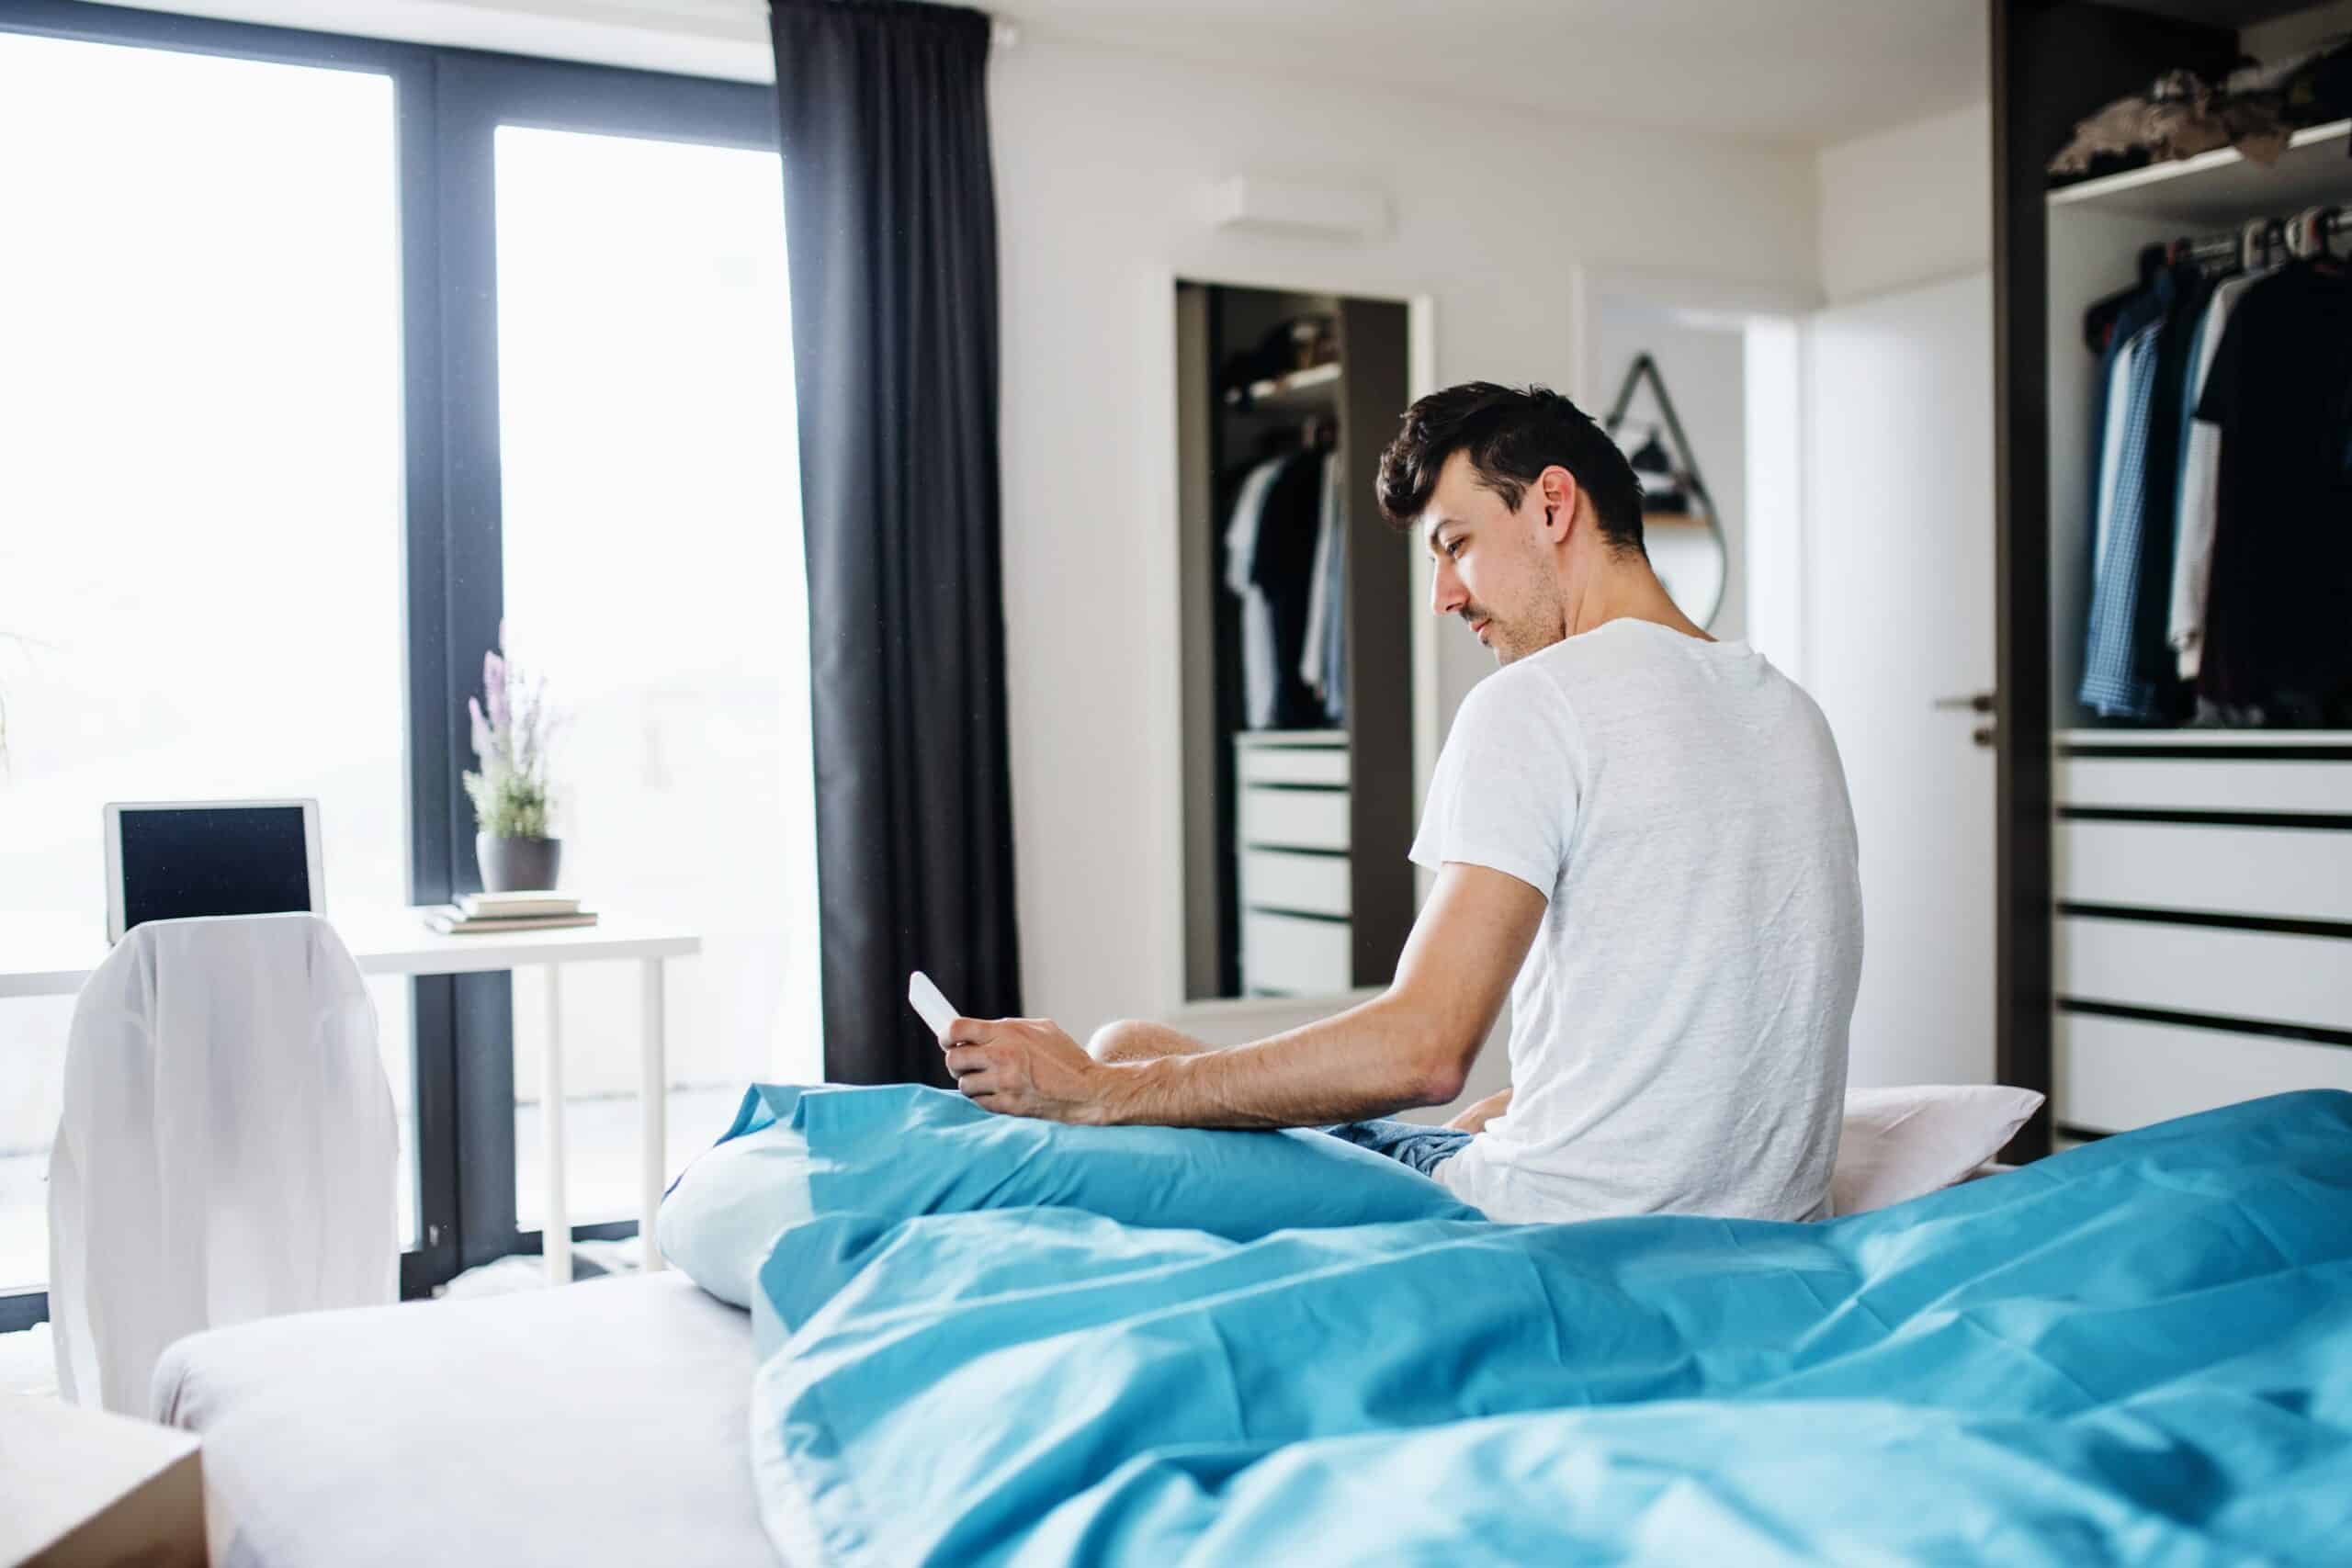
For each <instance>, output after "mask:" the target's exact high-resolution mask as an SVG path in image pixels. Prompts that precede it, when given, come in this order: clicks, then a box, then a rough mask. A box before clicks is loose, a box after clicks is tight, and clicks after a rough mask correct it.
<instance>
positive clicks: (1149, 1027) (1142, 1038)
mask: <svg viewBox="0 0 2352 1568" xmlns="http://www.w3.org/2000/svg"><path fill="white" fill-rule="evenodd" d="M1086 1049H1087V1054H1088V1055H1091V1056H1092V1057H1093V1058H1094V1059H1095V1060H1096V1061H1098V1062H1149V1061H1155V1060H1157V1059H1158V1058H1159V1057H1161V1056H1191V1055H1197V1054H1198V1053H1200V1052H1203V1051H1214V1050H1216V1046H1214V1045H1212V1044H1210V1043H1208V1042H1207V1041H1205V1040H1195V1039H1193V1037H1192V1036H1191V1035H1189V1034H1186V1033H1184V1032H1182V1031H1181V1030H1175V1029H1170V1028H1169V1027H1168V1026H1167V1025H1166V1024H1164V1023H1147V1022H1145V1021H1143V1020H1141V1019H1138V1018H1123V1019H1121V1020H1119V1021H1117V1022H1116V1023H1106V1024H1104V1025H1103V1027H1102V1028H1100V1029H1098V1030H1096V1031H1095V1032H1094V1038H1092V1039H1091V1040H1089V1041H1088V1042H1087V1043H1086Z"/></svg>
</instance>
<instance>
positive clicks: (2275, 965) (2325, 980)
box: [2056, 915, 2352, 1030]
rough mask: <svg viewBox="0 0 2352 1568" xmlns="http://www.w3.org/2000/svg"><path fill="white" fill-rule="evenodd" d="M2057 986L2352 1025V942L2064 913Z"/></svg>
mask: <svg viewBox="0 0 2352 1568" xmlns="http://www.w3.org/2000/svg"><path fill="white" fill-rule="evenodd" d="M2056 983H2057V991H2058V994H2059V995H2060V996H2062V997H2067V998H2073V999H2075V1000H2076V1001H2095V1002H2116V1003H2120V1004H2122V1005H2124V1006H2126V1007H2141V1008H2161V1009H2163V1010H2165V1011H2167V1012H2201V1013H2211V1014H2214V1015H2216V1016H2218V1017H2222V1018H2243V1019H2252V1020H2255V1021H2259V1022H2263V1023H2298V1024H2302V1025H2304V1026H2306V1027H2310V1028H2317V1029H2341V1030H2352V940H2346V938H2343V937H2330V936H2298V935H2292V934H2290V933H2288V932H2284V931H2230V930H2227V929H2224V928H2217V927H2213V926H2180V925H2164V924H2159V923H2156V922H2154V921H2149V920H2103V919H2096V918H2094V917H2090V916H2082V915H2076V916H2069V917H2066V918H2064V919H2061V920H2060V921H2059V922H2058V951H2057V974H2056Z"/></svg>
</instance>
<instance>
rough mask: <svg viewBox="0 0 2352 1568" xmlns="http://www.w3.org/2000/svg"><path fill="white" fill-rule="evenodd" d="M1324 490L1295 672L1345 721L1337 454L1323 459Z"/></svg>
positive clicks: (1343, 538)
mask: <svg viewBox="0 0 2352 1568" xmlns="http://www.w3.org/2000/svg"><path fill="white" fill-rule="evenodd" d="M1322 482H1323V490H1322V495H1321V498H1320V502H1319V507H1318V513H1317V516H1318V522H1317V528H1316V533H1315V562H1314V565H1313V566H1312V567H1311V568H1309V570H1308V581H1309V596H1308V599H1307V605H1306V639H1305V649H1304V651H1303V652H1302V653H1301V655H1300V657H1299V666H1298V673H1299V676H1300V678H1301V679H1302V680H1304V681H1305V682H1306V684H1307V689H1308V690H1310V691H1312V692H1313V693H1314V694H1316V696H1317V697H1318V698H1319V699H1320V700H1321V702H1322V705H1323V716H1324V717H1325V718H1326V719H1328V720H1329V721H1330V722H1331V723H1332V724H1335V725H1339V724H1345V723H1346V722H1347V700H1346V697H1345V695H1344V690H1343V688H1344V685H1345V679H1344V677H1345V671H1344V670H1343V668H1342V666H1344V664H1345V663H1346V660H1347V637H1346V626H1347V591H1346V587H1345V581H1346V571H1347V565H1346V562H1347V548H1348V532H1347V496H1346V493H1345V492H1344V491H1342V490H1341V489H1340V482H1341V476H1340V456H1339V454H1338V453H1336V452H1334V453H1331V454H1329V455H1328V456H1326V457H1324V459H1323V480H1322Z"/></svg>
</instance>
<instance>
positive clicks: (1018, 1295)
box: [752, 1093, 2352, 1568]
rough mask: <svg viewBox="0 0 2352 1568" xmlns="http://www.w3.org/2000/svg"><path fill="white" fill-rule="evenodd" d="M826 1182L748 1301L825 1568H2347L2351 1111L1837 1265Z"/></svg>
mask: <svg viewBox="0 0 2352 1568" xmlns="http://www.w3.org/2000/svg"><path fill="white" fill-rule="evenodd" d="M1047 1142H1048V1143H1050V1140H1047ZM810 1152H811V1154H812V1156H817V1157H820V1158H821V1157H822V1156H823V1153H824V1151H823V1149H822V1148H821V1146H820V1142H819V1141H818V1140H815V1139H812V1142H811V1151H810ZM899 1157H900V1158H901V1159H902V1160H904V1161H916V1162H919V1161H921V1160H922V1159H923V1158H924V1157H925V1151H924V1147H923V1140H922V1138H921V1137H910V1138H909V1139H908V1140H907V1142H906V1144H905V1145H904V1146H903V1148H902V1150H901V1151H900V1156H899ZM1037 1157H1050V1155H1049V1154H1047V1155H1044V1156H1037ZM836 1181H837V1185H836V1186H835V1187H834V1188H833V1189H831V1190H830V1191H829V1192H828V1195H827V1200H828V1201H827V1202H826V1203H825V1204H822V1205H820V1212H819V1213H817V1215H816V1217H815V1218H814V1219H813V1220H811V1221H809V1223H805V1224H797V1225H795V1226H793V1227H792V1228H789V1229H787V1230H786V1231H785V1232H784V1233H783V1234H782V1235H779V1236H777V1237H776V1238H775V1242H774V1246H773V1249H772V1250H771V1251H770V1252H769V1253H768V1256H767V1258H766V1261H765V1263H764V1264H763V1266H762V1268H761V1269H760V1271H759V1278H758V1290H759V1292H760V1295H761V1297H762V1301H761V1303H760V1306H761V1310H762V1312H763V1315H765V1316H766V1317H768V1318H769V1319H770V1321H771V1325H772V1328H773V1331H774V1332H775V1334H776V1335H777V1336H779V1337H782V1346H781V1348H780V1349H779V1350H777V1351H776V1353H775V1354H773V1355H772V1356H770V1357H768V1358H767V1359H765V1360H764V1362H763V1364H762V1365H761V1366H760V1368H759V1370H758V1371H757V1373H756V1374H755V1382H754V1391H753V1398H752V1406H753V1408H752V1439H753V1450H754V1452H753V1464H754V1469H755V1472H756V1479H757V1482H758V1485H759V1488H760V1492H761V1496H762V1502H763V1511H764V1513H765V1515H766V1517H767V1521H768V1525H769V1529H770V1530H771V1533H772V1534H774V1535H775V1538H776V1539H777V1540H778V1542H779V1544H780V1545H782V1546H783V1547H784V1548H785V1550H786V1554H787V1556H788V1557H789V1558H790V1559H791V1561H793V1562H795V1563H796V1564H801V1563H804V1562H806V1563H815V1562H841V1563H852V1564H876V1565H885V1564H887V1565H889V1568H900V1565H905V1564H913V1563H955V1564H967V1563H969V1564H980V1563H1023V1564H1030V1563H1035V1564H1048V1563H1051V1564H1059V1563H1066V1562H1088V1563H1092V1562H1134V1563H1148V1564H1153V1565H1159V1564H1172V1563H1202V1564H1211V1563H1215V1564H1228V1563H1261V1562H1262V1563H1290V1562H1303V1563H1316V1564H1323V1563H1346V1562H1406V1563H1444V1564H1455V1563H1488V1562H1491V1563H1531V1562H1534V1563H1569V1562H1627V1561H1634V1562H1675V1563H1679V1562H1741V1563H1750V1562H1854V1561H1903V1562H1917V1561H1950V1562H2003V1563H2009V1562H2024V1563H2033V1562H2048V1563H2069V1564H2071V1563H2080V1562H2101V1561H2119V1562H2199V1563H2202V1562H2217V1561H2245V1560H2253V1559H2262V1560H2269V1561H2283V1562H2346V1561H2347V1560H2352V1096H2346V1095H2343V1094H2333V1093H2309V1094H2297V1095H2286V1096H2280V1097H2278V1098H2275V1099H2271V1100H2261V1101H2256V1102H2253V1103H2249V1104H2245V1105H2241V1106H2235V1107H2232V1108H2230V1109H2227V1110H2224V1111H2214V1112H2211V1113H2209V1114H2206V1115H2202V1116H2197V1117H2191V1118H2188V1119H2185V1120H2182V1121H2178V1122H2169V1123H2166V1124H2165V1125H2163V1126H2160V1127H2155V1128H2150V1129H2147V1130H2144V1131H2143V1132H2139V1133H2135V1134H2128V1135H2125V1136H2121V1137H2117V1138H2112V1139H2109V1140H2107V1141H2105V1142H2102V1143H2099V1144H2096V1145H2090V1146H2088V1147H2085V1148H2081V1149H2076V1150H2075V1151H2073V1152H2071V1153H2068V1154H2064V1155H2061V1156H2056V1157H2055V1158H2052V1159H2050V1160H2045V1161H2043V1162H2041V1163H2040V1164H2038V1165H2036V1166H2033V1167H2031V1168H2028V1169H2025V1170H2022V1171H2018V1172H2016V1173H2014V1174H2011V1175H2006V1176H2002V1177H1997V1178H1994V1179H1988V1180H1985V1181H1981V1182H1976V1183H1973V1184H1970V1185H1968V1186H1965V1187H1961V1188H1956V1189H1953V1190H1949V1191H1945V1192H1941V1193H1937V1194H1935V1195H1933V1196H1930V1197H1928V1198H1924V1199H1921V1200H1919V1201H1916V1202H1912V1203H1908V1204H1905V1205H1902V1206H1901V1207H1898V1208H1895V1209H1891V1210H1885V1211H1881V1212H1879V1213H1869V1214H1861V1215H1856V1216H1854V1217H1851V1218H1849V1219H1842V1220H1836V1221H1831V1222H1828V1223H1826V1224H1815V1225H1791V1224H1765V1223H1757V1222H1732V1221H1717V1220H1707V1219H1698V1218H1690V1217H1657V1218H1643V1219H1626V1220H1605V1221H1599V1222H1592V1223H1587V1224H1574V1225H1556V1226H1545V1225H1516V1226H1509V1225H1497V1224H1488V1223H1487V1222H1485V1221H1482V1220H1477V1219H1469V1218H1449V1217H1435V1218H1421V1219H1408V1220H1402V1221H1394V1222H1389V1223H1381V1224H1340V1225H1325V1226H1321V1227H1319V1228H1313V1229H1293V1230H1279V1231H1274V1232H1272V1233H1271V1234H1262V1235H1251V1236H1248V1237H1246V1238H1241V1239H1237V1238H1235V1237H1232V1236H1226V1235H1216V1234H1212V1233H1211V1232H1209V1231H1207V1230H1204V1229H1198V1228H1193V1229H1177V1228H1144V1227H1141V1226H1137V1225H1132V1224H1121V1223H1119V1222H1118V1221H1116V1220H1114V1219H1111V1218H1107V1217H1104V1216H1102V1215H1098V1214H1093V1213H1086V1212H1083V1211H1081V1210H1079V1209H1075V1208H1070V1207H1043V1206H1021V1207H993V1208H977V1209H974V1210H971V1211H970V1212H961V1213H928V1214H922V1215H918V1216H915V1217H912V1218H909V1219H905V1220H903V1221H900V1222H898V1223H892V1224H880V1223H877V1216H876V1213H874V1212H873V1211H872V1210H871V1209H861V1208H860V1207H859V1197H858V1194H857V1192H856V1191H855V1190H854V1187H855V1183H854V1182H852V1183H851V1185H850V1186H849V1187H842V1186H840V1185H838V1178H837V1179H836ZM877 1190H878V1189H877Z"/></svg>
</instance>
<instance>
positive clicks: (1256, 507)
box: [1225, 457, 1287, 729]
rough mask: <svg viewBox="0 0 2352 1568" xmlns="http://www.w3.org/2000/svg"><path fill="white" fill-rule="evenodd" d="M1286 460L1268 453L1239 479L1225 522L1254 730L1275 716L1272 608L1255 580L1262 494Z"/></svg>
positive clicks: (1228, 572) (1247, 711) (1246, 705)
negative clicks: (1229, 514)
mask: <svg viewBox="0 0 2352 1568" xmlns="http://www.w3.org/2000/svg"><path fill="white" fill-rule="evenodd" d="M1285 461H1287V459H1286V458H1283V457H1269V458H1267V459H1266V460H1265V461H1264V462H1262V463H1260V464H1259V465H1258V466H1257V467H1255V468H1251V469H1250V472H1249V473H1248V474H1247V475H1246V476H1244V477H1243V479H1242V480H1241V488H1240V489H1239V491H1237V492H1236V494H1235V496H1234V501H1233V513H1232V516H1231V519H1230V520H1229V521H1228V522H1227V524H1226V526H1225V586H1226V588H1227V591H1228V592H1232V593H1234V594H1237V595H1238V596H1239V598H1240V600H1241V694H1242V695H1241V706H1242V712H1243V714H1244V715H1245V718H1244V722H1245V723H1246V724H1247V725H1248V726H1249V727H1250V728H1252V729H1258V728H1265V727H1266V726H1267V725H1269V724H1271V723H1272V719H1273V711H1274V691H1275V681H1274V622H1273V609H1272V606H1271V605H1270V604H1267V603H1266V600H1265V596H1264V595H1262V594H1261V593H1260V592H1258V590H1257V588H1256V586H1255V581H1254V578H1255V573H1256V571H1257V566H1258V531H1259V525H1261V523H1262V522H1263V521H1264V518H1265V510H1266V495H1267V492H1268V491H1272V489H1273V484H1274V480H1275V479H1276V478H1278V477H1279V476H1280V475H1281V473H1282V471H1283V463H1284V462H1285ZM1261 715H1262V717H1261Z"/></svg>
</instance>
